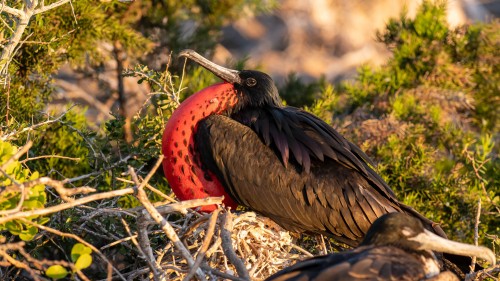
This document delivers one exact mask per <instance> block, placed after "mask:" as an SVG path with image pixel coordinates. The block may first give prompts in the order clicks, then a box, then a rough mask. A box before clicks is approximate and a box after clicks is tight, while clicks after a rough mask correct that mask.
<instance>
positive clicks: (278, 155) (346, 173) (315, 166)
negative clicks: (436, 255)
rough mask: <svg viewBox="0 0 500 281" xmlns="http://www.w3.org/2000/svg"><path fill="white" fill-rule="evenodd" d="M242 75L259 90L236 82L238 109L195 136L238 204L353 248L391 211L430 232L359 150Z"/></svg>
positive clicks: (205, 123)
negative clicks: (405, 214)
mask: <svg viewBox="0 0 500 281" xmlns="http://www.w3.org/2000/svg"><path fill="white" fill-rule="evenodd" d="M241 76H242V77H243V78H242V79H249V77H251V78H254V79H255V80H256V82H257V85H261V87H260V88H259V89H253V88H251V87H248V86H244V85H243V86H238V85H236V86H235V87H236V88H237V89H238V93H239V95H240V98H239V102H238V104H237V105H236V106H235V107H233V108H231V109H230V110H228V112H227V114H226V115H211V116H209V117H207V118H205V119H203V120H201V121H200V122H199V123H198V128H197V132H196V135H195V137H196V148H197V151H198V152H199V153H200V160H201V163H202V165H203V167H204V169H208V170H210V171H212V172H214V173H215V174H216V175H217V177H218V178H219V179H220V180H221V181H222V183H223V184H224V187H225V188H226V191H227V192H228V193H229V194H230V195H231V197H232V198H233V199H235V200H236V201H237V202H238V203H239V204H241V205H243V206H247V207H249V208H251V209H252V210H255V211H257V212H259V213H261V214H263V215H265V216H268V217H270V218H271V219H273V220H275V221H276V222H277V223H279V224H280V225H282V226H283V227H285V228H287V229H289V230H294V231H301V232H302V231H309V232H315V233H323V234H329V235H333V236H335V238H336V239H337V240H338V241H340V242H343V243H345V244H348V245H350V246H356V245H357V244H358V243H359V241H361V239H362V238H363V237H364V234H365V233H366V231H367V230H368V228H369V226H370V225H371V223H373V221H375V220H376V219H377V218H378V217H380V216H382V215H384V214H386V213H390V212H408V213H411V214H414V215H416V216H418V217H419V218H420V219H422V220H424V221H425V222H426V224H427V227H428V228H429V229H432V227H431V224H432V222H431V221H429V220H427V219H425V218H424V217H422V216H421V215H419V214H418V213H417V212H415V211H414V210H413V209H411V208H410V207H408V206H405V205H403V204H401V203H400V202H399V201H398V200H397V198H396V196H395V195H394V192H393V191H392V190H391V189H390V188H389V186H388V185H387V184H386V183H385V181H384V180H383V179H382V178H381V177H380V176H379V175H378V174H377V173H376V172H375V171H374V170H373V169H372V168H371V167H370V165H369V163H371V164H373V163H372V162H371V160H370V159H369V157H368V156H367V155H366V154H365V153H364V152H363V151H361V149H360V148H359V147H357V146H356V145H354V144H353V143H351V142H349V141H347V140H346V139H345V138H344V137H343V136H342V135H340V134H339V133H338V132H337V131H335V130H334V129H333V128H332V127H331V126H329V125H328V124H327V123H325V122H324V121H322V120H321V119H319V118H317V117H316V116H314V115H312V114H310V113H308V112H306V111H303V110H301V109H298V108H294V107H285V106H282V104H281V100H280V99H279V96H278V94H277V90H276V87H275V86H274V83H273V82H272V80H271V78H270V77H269V76H267V75H266V74H264V73H262V72H258V71H244V72H243V74H241ZM262 93H265V94H262ZM256 97H261V98H260V99H257V98H256ZM266 97H267V98H266ZM435 228H437V230H438V231H440V233H441V234H442V231H441V229H440V228H439V227H438V226H435Z"/></svg>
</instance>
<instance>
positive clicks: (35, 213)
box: [0, 188, 134, 225]
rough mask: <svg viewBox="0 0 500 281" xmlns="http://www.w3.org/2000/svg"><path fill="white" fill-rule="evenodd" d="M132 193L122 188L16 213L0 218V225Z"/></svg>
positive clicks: (128, 189) (130, 189)
mask: <svg viewBox="0 0 500 281" xmlns="http://www.w3.org/2000/svg"><path fill="white" fill-rule="evenodd" d="M132 193H134V189H133V188H124V189H120V190H113V191H109V192H102V193H98V194H94V195H90V196H86V197H82V198H79V199H76V200H75V201H73V202H66V203H62V204H59V205H55V206H52V207H48V208H45V209H38V210H31V211H24V212H18V213H14V214H11V215H9V216H5V217H0V225H2V224H4V223H6V222H9V221H13V220H17V219H20V218H26V217H31V216H44V215H48V214H52V213H56V212H59V211H62V210H66V209H69V208H73V207H75V206H79V205H83V204H86V203H89V202H92V201H96V200H100V199H107V198H113V197H118V196H123V195H126V194H132Z"/></svg>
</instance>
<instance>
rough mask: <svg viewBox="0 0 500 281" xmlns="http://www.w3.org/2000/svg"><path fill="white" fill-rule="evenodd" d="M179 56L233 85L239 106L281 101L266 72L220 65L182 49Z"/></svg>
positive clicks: (270, 103)
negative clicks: (237, 95)
mask: <svg viewBox="0 0 500 281" xmlns="http://www.w3.org/2000/svg"><path fill="white" fill-rule="evenodd" d="M179 57H185V58H189V59H191V60H193V61H194V62H196V63H198V64H199V65H201V66H202V67H204V68H205V69H207V70H209V71H210V72H212V73H213V74H214V75H216V76H217V77H219V78H220V79H222V80H223V81H224V82H226V83H230V84H232V85H233V86H234V89H235V90H236V91H237V92H238V94H239V98H238V104H239V106H242V107H243V106H250V107H261V106H266V105H270V106H281V105H282V102H281V99H280V97H279V94H278V89H277V88H276V85H275V84H274V81H273V79H272V78H271V77H270V76H269V75H267V74H266V73H263V72H260V71H256V70H241V71H239V70H234V69H229V68H225V67H223V66H220V65H218V64H216V63H214V62H212V61H210V60H208V59H206V58H204V57H203V56H201V55H200V54H198V53H197V52H195V51H193V50H190V49H187V50H183V51H182V52H181V53H180V54H179Z"/></svg>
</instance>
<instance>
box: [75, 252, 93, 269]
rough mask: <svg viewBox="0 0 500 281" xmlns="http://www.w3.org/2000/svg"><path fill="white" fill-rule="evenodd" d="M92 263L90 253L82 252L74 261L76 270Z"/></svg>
mask: <svg viewBox="0 0 500 281" xmlns="http://www.w3.org/2000/svg"><path fill="white" fill-rule="evenodd" d="M91 264H92V256H91V255H90V254H82V255H80V257H79V258H78V260H77V261H76V263H75V268H76V269H77V270H82V269H84V268H87V267H89V266H90V265H91Z"/></svg>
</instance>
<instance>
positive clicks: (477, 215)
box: [470, 198, 481, 273]
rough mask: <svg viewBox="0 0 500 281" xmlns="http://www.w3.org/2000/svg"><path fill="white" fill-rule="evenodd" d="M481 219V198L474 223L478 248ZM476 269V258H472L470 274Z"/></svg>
mask: <svg viewBox="0 0 500 281" xmlns="http://www.w3.org/2000/svg"><path fill="white" fill-rule="evenodd" d="M480 217H481V198H479V199H478V200H477V213H476V222H475V223H474V245H476V246H477V244H478V240H479V218H480ZM475 269H476V256H473V257H472V262H471V265H470V273H473V272H474V270H475Z"/></svg>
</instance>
